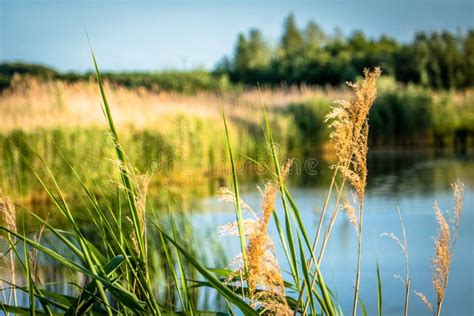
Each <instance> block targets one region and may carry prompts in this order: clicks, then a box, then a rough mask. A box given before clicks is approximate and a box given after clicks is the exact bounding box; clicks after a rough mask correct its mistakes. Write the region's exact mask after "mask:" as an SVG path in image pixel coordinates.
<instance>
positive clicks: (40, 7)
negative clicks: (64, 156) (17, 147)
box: [0, 0, 474, 71]
mask: <svg viewBox="0 0 474 316" xmlns="http://www.w3.org/2000/svg"><path fill="white" fill-rule="evenodd" d="M289 12H293V13H294V14H295V16H296V19H297V22H298V25H299V26H301V27H304V25H305V24H306V23H307V22H308V21H309V20H314V21H316V22H317V23H318V24H319V25H320V26H321V27H322V28H323V30H324V31H326V32H328V33H331V32H332V31H333V30H334V28H335V27H339V28H340V29H341V30H342V31H343V33H344V34H346V35H347V34H350V33H351V32H353V31H354V30H362V31H363V32H364V33H366V34H367V35H368V36H370V37H378V36H380V35H382V34H387V35H389V36H392V37H395V38H396V39H398V40H400V41H405V42H406V41H410V40H411V39H412V38H413V34H414V33H415V32H416V31H422V30H423V31H432V30H443V29H447V30H450V31H453V32H456V31H458V30H461V31H465V30H467V29H469V28H474V0H467V1H466V0H345V1H340V0H324V1H321V0H320V1H318V0H313V1H307V0H306V1H303V0H293V1H291V0H288V1H278V0H273V1H270V0H253V1H247V0H245V1H238V0H233V1H230V0H220V1H198V0H194V1H192V0H188V1H180V0H174V1H171V0H161V1H160V0H156V1H117V0H116V1H112V0H95V1H92V0H39V1H38V0H36V1H32V0H30V1H26V0H15V1H10V0H0V61H2V62H4V61H26V62H34V63H41V64H45V65H49V66H52V67H55V68H57V69H58V70H61V71H70V70H73V71H86V70H89V69H91V68H92V61H91V55H90V51H89V44H88V41H87V36H86V32H87V34H89V37H90V41H91V44H92V47H93V49H94V51H95V53H96V55H97V58H98V61H99V64H100V66H101V68H102V69H104V70H116V71H120V70H130V71H131V70H163V69H192V68H197V67H203V68H208V69H211V68H212V67H213V66H214V65H215V64H216V62H218V61H219V60H220V59H221V58H222V57H223V56H225V55H231V54H232V51H233V48H234V44H235V40H236V38H237V35H238V33H239V32H246V31H248V30H249V29H250V28H252V27H257V28H259V29H260V30H261V31H262V32H263V33H264V35H265V38H266V39H267V40H268V41H269V42H270V43H276V42H277V41H278V39H279V36H280V34H281V30H282V23H283V20H284V18H285V17H286V16H287V15H288V13H289Z"/></svg>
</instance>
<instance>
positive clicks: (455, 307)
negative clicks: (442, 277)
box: [19, 151, 474, 316]
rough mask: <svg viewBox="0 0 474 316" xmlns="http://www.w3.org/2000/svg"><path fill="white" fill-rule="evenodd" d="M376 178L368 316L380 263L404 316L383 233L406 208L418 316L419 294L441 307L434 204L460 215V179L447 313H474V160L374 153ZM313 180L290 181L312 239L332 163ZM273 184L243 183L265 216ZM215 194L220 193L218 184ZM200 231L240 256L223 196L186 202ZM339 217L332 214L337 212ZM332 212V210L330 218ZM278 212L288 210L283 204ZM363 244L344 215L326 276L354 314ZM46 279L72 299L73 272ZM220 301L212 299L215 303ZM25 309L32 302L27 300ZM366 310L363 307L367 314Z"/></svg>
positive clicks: (388, 291)
mask: <svg viewBox="0 0 474 316" xmlns="http://www.w3.org/2000/svg"><path fill="white" fill-rule="evenodd" d="M368 166H369V177H368V184H367V193H366V201H365V216H364V233H363V257H362V280H361V299H362V300H363V302H364V303H365V305H366V307H367V310H368V314H369V315H376V313H377V281H376V260H377V259H378V261H379V264H380V269H381V274H382V286H383V308H384V311H383V312H384V315H401V314H402V313H403V305H404V295H405V287H404V285H403V284H402V282H401V281H400V280H399V279H397V278H396V277H394V276H395V275H401V276H402V277H404V273H405V265H404V255H403V253H402V251H401V249H400V248H399V247H398V245H397V244H396V243H395V242H394V241H393V240H391V239H389V238H387V237H381V236H380V235H381V234H382V233H386V232H388V233H394V234H395V235H397V236H398V237H400V238H401V236H402V232H401V224H400V220H399V216H398V213H397V208H400V211H401V213H402V216H403V218H404V221H405V224H406V229H407V240H408V250H409V269H410V275H411V282H412V287H411V289H412V291H411V293H410V304H409V309H410V314H411V315H429V312H428V311H427V309H426V308H425V306H424V305H423V303H421V301H420V300H419V299H418V297H416V296H415V294H414V292H413V291H414V290H417V291H421V292H423V293H424V294H425V295H426V296H427V297H428V298H429V299H430V301H432V302H433V303H434V302H435V301H436V298H435V293H434V290H433V289H432V283H431V278H432V277H431V276H432V275H431V271H432V270H431V258H432V256H433V253H434V250H433V237H434V236H436V235H437V233H438V225H437V223H436V220H435V216H434V210H433V205H434V202H435V201H438V203H439V205H440V207H441V209H443V210H452V209H453V207H454V205H453V196H452V190H451V186H450V183H453V182H455V181H456V179H460V180H461V181H462V182H464V183H465V199H464V213H463V218H462V223H461V225H460V230H459V239H458V242H457V244H456V248H455V254H454V259H453V265H452V272H451V274H450V279H449V286H448V289H447V294H446V298H445V303H444V307H443V314H444V315H460V316H463V315H466V316H467V315H474V302H473V300H472V293H474V250H473V249H474V248H473V245H472V241H473V238H474V207H473V206H474V156H473V155H466V154H463V155H453V154H444V153H436V152H423V151H420V152H403V153H398V152H396V151H392V152H384V153H371V154H370V156H369V160H368ZM312 171H313V172H311V174H310V175H308V174H305V175H304V176H303V175H294V176H291V177H290V179H289V180H288V183H289V188H290V192H291V194H292V196H293V198H294V200H295V202H296V204H297V205H298V207H299V209H300V212H301V214H302V218H303V221H304V223H305V224H306V228H307V230H308V233H309V234H310V238H313V237H314V234H315V230H316V227H317V223H318V220H319V214H320V210H321V208H322V205H323V199H324V197H325V195H326V193H327V191H326V190H327V187H328V178H329V177H330V175H331V174H332V171H331V169H329V165H328V164H327V163H324V162H322V161H321V162H320V163H318V164H316V167H315V168H313V170H312ZM257 183H258V184H260V185H262V184H264V183H265V179H263V178H262V179H259V180H256V181H251V182H244V181H243V183H242V186H241V187H242V199H243V200H245V201H246V202H247V203H248V204H249V205H250V206H252V208H253V209H254V210H257V211H258V210H259V205H260V195H259V193H258V191H257V189H256V185H257ZM214 187H215V188H217V187H218V185H217V184H216V185H215V186H214ZM186 205H187V206H186V208H188V209H187V211H189V212H190V214H191V215H190V218H191V220H192V223H193V224H194V226H195V227H196V228H197V229H198V230H200V231H202V232H207V231H208V232H209V234H211V235H214V236H213V237H214V238H217V239H218V240H219V242H220V243H221V244H222V245H223V247H222V249H224V251H225V253H223V254H218V255H225V256H226V257H227V258H229V259H228V261H231V259H232V258H233V257H234V256H235V255H237V254H238V253H239V252H240V250H239V248H240V246H239V243H238V238H235V237H227V236H224V237H222V236H219V235H218V227H219V226H221V225H223V224H226V223H229V222H232V221H234V219H235V215H234V211H233V206H232V205H229V204H225V203H224V202H221V201H219V200H218V198H217V197H215V196H209V197H206V198H199V199H197V200H194V201H189V202H188V203H186ZM329 210H330V211H332V209H331V208H329ZM330 211H329V212H330ZM277 212H278V213H279V214H280V218H282V217H281V214H282V212H283V210H282V206H281V205H280V203H279V204H278V205H277ZM270 234H271V236H272V237H273V240H274V242H275V244H276V252H277V255H278V258H279V262H280V266H281V268H282V270H283V276H284V277H285V278H286V279H288V280H289V279H290V278H291V277H290V275H289V274H288V273H287V272H286V271H288V270H289V267H288V265H287V264H286V260H285V256H284V253H283V250H282V247H281V245H280V243H279V238H278V235H277V234H276V231H275V229H274V227H273V224H272V225H270ZM356 260H357V239H356V233H355V230H354V228H353V227H352V226H351V225H350V224H349V222H348V220H347V219H346V218H345V215H344V213H343V212H341V213H340V214H339V217H338V219H337V221H336V224H335V227H334V229H333V232H332V237H331V239H330V241H329V243H328V247H327V251H326V253H325V258H324V261H323V263H322V266H321V270H322V272H323V274H324V276H325V281H326V283H327V284H328V286H329V287H330V288H331V289H332V290H334V291H335V292H336V295H337V296H338V299H339V301H340V303H341V304H342V307H343V309H344V312H345V313H346V314H349V313H350V311H351V306H352V297H353V286H354V280H355V276H356ZM41 270H42V272H41V274H42V276H43V278H44V279H49V280H51V279H54V280H56V281H58V283H55V284H53V285H51V287H50V289H51V290H57V291H61V292H66V293H69V292H70V291H71V290H72V289H71V287H70V286H68V284H67V283H66V280H65V279H66V278H67V277H66V275H68V274H67V273H66V272H65V271H62V270H61V269H59V268H58V267H57V266H53V265H49V264H44V265H42V267H41ZM211 300H212V299H211ZM19 301H20V302H21V303H22V304H25V303H26V302H27V296H21V297H20V299H19ZM359 311H360V309H359Z"/></svg>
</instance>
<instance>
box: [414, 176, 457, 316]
mask: <svg viewBox="0 0 474 316" xmlns="http://www.w3.org/2000/svg"><path fill="white" fill-rule="evenodd" d="M452 187H453V194H454V212H453V214H452V216H451V218H450V223H451V224H450V223H449V222H448V220H447V219H446V217H445V216H444V215H443V212H442V211H441V209H440V207H439V205H438V203H435V204H434V212H435V217H436V221H437V223H438V225H439V234H438V237H437V238H435V240H434V250H435V255H434V257H433V259H432V269H433V287H434V290H435V293H436V309H435V308H434V306H433V304H432V303H431V302H430V301H429V300H428V299H427V298H426V296H425V295H424V294H423V293H421V292H416V295H417V296H418V297H419V298H420V299H421V301H422V302H423V303H425V305H426V307H427V308H428V310H430V311H431V312H432V313H433V315H437V316H439V315H441V310H442V307H443V302H444V298H445V294H446V288H447V287H448V280H449V273H450V271H451V263H452V260H453V255H454V246H455V245H456V241H457V238H458V232H459V224H460V223H461V215H462V208H463V200H464V184H463V183H462V182H461V181H459V180H457V181H456V182H455V183H453V184H452Z"/></svg>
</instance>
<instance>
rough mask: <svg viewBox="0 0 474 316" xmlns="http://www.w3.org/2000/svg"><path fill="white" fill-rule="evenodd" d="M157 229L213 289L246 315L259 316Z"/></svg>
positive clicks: (176, 243) (161, 230)
mask: <svg viewBox="0 0 474 316" xmlns="http://www.w3.org/2000/svg"><path fill="white" fill-rule="evenodd" d="M155 227H156V228H157V229H158V230H159V231H160V232H161V233H162V235H163V236H164V237H165V238H166V239H168V240H169V241H170V242H171V243H173V245H174V246H175V247H176V249H177V250H179V252H180V253H181V254H182V255H183V256H184V257H185V258H186V260H188V261H189V262H190V263H191V264H192V265H193V266H194V267H195V268H196V270H198V271H199V273H201V275H202V276H203V277H204V278H206V280H207V281H208V282H209V283H210V284H211V285H212V287H213V288H214V289H215V290H216V291H217V292H219V293H220V294H221V295H222V296H224V297H225V298H226V299H227V300H229V302H231V303H232V304H234V305H235V306H237V307H238V308H239V309H240V310H241V311H242V312H243V313H244V314H245V315H249V316H252V315H255V316H257V315H259V314H258V313H257V312H256V311H255V310H254V309H253V308H252V307H251V306H250V305H248V304H247V303H246V302H245V301H244V300H242V299H241V298H240V297H239V296H238V295H237V294H235V293H234V292H233V291H232V290H231V289H229V288H228V287H227V286H226V285H225V284H224V283H222V282H221V281H220V280H219V279H218V278H217V277H216V276H214V274H212V273H211V272H210V271H209V270H208V269H207V268H205V267H204V266H202V265H201V264H200V263H199V261H198V260H196V259H195V258H194V257H193V256H192V255H190V254H189V253H188V252H187V251H186V250H184V248H182V247H181V246H180V245H179V244H178V242H176V241H175V240H174V239H173V238H171V237H170V236H168V235H167V234H166V233H165V232H164V230H163V229H162V228H160V227H159V226H157V225H155Z"/></svg>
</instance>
